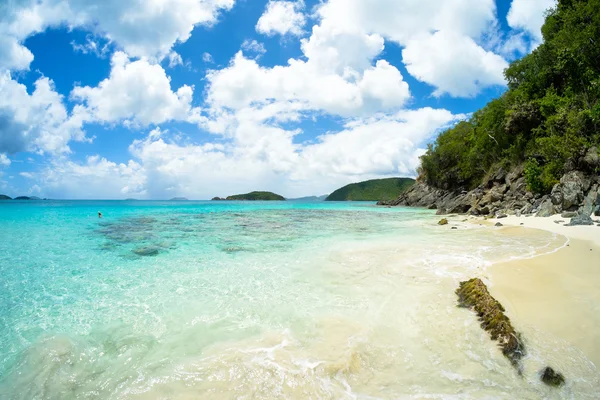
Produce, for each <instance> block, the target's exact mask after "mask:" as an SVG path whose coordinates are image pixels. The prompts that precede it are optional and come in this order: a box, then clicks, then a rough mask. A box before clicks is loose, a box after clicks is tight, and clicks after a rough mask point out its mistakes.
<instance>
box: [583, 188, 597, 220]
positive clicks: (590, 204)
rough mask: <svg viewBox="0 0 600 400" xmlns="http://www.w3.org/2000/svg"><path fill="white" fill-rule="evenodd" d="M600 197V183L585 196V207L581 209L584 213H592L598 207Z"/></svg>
mask: <svg viewBox="0 0 600 400" xmlns="http://www.w3.org/2000/svg"><path fill="white" fill-rule="evenodd" d="M597 197H598V185H594V186H592V189H591V190H590V191H589V193H588V195H587V196H586V197H585V200H584V201H583V207H582V209H581V214H582V215H592V213H593V212H594V209H595V207H596V201H597Z"/></svg>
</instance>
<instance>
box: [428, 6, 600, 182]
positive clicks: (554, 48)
mask: <svg viewBox="0 0 600 400" xmlns="http://www.w3.org/2000/svg"><path fill="white" fill-rule="evenodd" d="M542 33H543V37H544V41H543V43H542V44H541V45H540V46H539V47H538V48H537V49H535V50H534V51H533V52H532V53H531V54H529V55H527V56H525V57H523V58H522V59H520V60H517V61H515V62H513V63H512V64H511V65H510V67H509V68H508V69H506V71H505V77H506V80H507V82H508V91H507V92H506V93H505V94H504V95H502V96H501V97H500V98H498V99H495V100H493V101H491V102H490V103H488V104H487V105H486V106H485V107H484V108H483V109H481V110H479V111H477V112H476V113H474V114H473V116H472V117H471V119H470V120H468V121H464V122H461V123H459V124H457V125H456V126H455V127H453V128H451V129H448V130H447V131H445V132H443V133H442V134H441V135H440V136H439V137H438V138H437V140H436V141H435V143H433V144H430V145H429V147H428V150H427V152H426V154H425V155H424V156H423V157H422V158H421V171H420V172H421V178H422V179H424V180H425V182H426V183H427V184H429V185H431V186H433V187H437V188H441V189H445V190H453V191H457V190H465V189H473V188H475V187H477V186H478V185H479V184H480V183H481V182H482V180H484V178H485V177H486V176H487V175H489V174H493V173H494V172H495V171H496V170H498V169H500V167H503V168H504V169H509V168H510V167H512V166H516V165H520V164H525V178H526V182H527V185H528V188H529V189H530V190H531V191H533V192H536V193H549V192H550V190H551V189H552V187H553V186H554V185H555V184H556V183H558V181H559V179H560V177H561V176H562V175H563V174H564V173H566V172H569V170H573V169H580V168H581V164H582V163H583V162H584V158H586V157H596V158H597V157H598V150H597V146H598V144H599V143H600V101H599V100H600V0H559V2H558V5H557V6H556V7H555V8H554V9H551V10H549V11H548V14H547V17H546V22H545V24H544V26H543V28H542ZM590 149H593V151H592V153H595V154H591V153H590ZM588 164H589V163H588Z"/></svg>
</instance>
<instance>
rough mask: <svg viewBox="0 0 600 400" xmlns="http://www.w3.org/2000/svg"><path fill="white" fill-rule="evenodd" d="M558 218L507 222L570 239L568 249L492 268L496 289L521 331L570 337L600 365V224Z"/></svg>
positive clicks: (515, 219)
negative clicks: (584, 224)
mask: <svg viewBox="0 0 600 400" xmlns="http://www.w3.org/2000/svg"><path fill="white" fill-rule="evenodd" d="M558 217H559V216H558ZM556 219H557V218H553V217H551V218H522V217H521V218H517V217H512V218H510V219H503V220H501V222H502V223H503V224H505V225H519V226H520V224H521V223H523V224H524V227H519V228H517V227H506V228H503V229H505V230H506V231H508V232H510V231H515V230H517V229H526V228H527V227H531V228H533V227H535V228H537V229H544V230H548V231H552V232H555V233H559V234H561V235H566V236H567V238H568V239H566V240H567V244H566V245H565V246H564V247H563V248H561V249H559V250H558V251H556V252H553V253H551V254H546V255H541V256H537V257H534V258H531V259H527V260H515V261H510V262H506V263H500V264H496V265H493V266H492V267H490V269H489V270H488V276H489V279H490V282H491V287H490V292H491V293H492V295H493V296H494V297H496V298H497V299H498V300H499V301H500V302H501V303H502V304H503V305H504V307H505V308H506V310H507V314H508V315H509V317H510V318H511V319H512V320H513V323H514V325H515V326H516V327H517V330H521V331H522V332H524V333H525V334H527V332H528V331H529V332H532V333H531V334H541V335H547V336H548V338H549V339H553V340H554V339H559V340H564V341H566V342H568V343H569V344H570V345H572V346H573V347H575V348H578V349H580V350H581V351H582V352H583V353H584V354H585V356H586V357H587V358H588V359H589V360H590V361H591V362H593V363H594V364H595V365H596V366H597V367H598V366H600V246H599V245H598V244H599V243H600V227H596V226H594V227H564V226H563V225H562V224H561V225H558V224H555V223H554V222H553V221H554V220H556ZM558 219H559V220H560V218H558ZM567 222H568V220H567ZM583 238H585V239H588V240H582V239H583ZM534 332H535V333H534ZM526 336H527V335H526Z"/></svg>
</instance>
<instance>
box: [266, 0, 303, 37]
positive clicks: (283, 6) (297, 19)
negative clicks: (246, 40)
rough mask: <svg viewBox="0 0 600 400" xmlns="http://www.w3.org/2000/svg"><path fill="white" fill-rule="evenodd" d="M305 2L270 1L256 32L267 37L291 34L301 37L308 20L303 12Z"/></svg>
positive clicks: (300, 0)
mask: <svg viewBox="0 0 600 400" xmlns="http://www.w3.org/2000/svg"><path fill="white" fill-rule="evenodd" d="M303 9H304V2H303V1H302V0H298V1H278V0H269V2H268V3H267V6H266V9H265V12H264V13H263V15H261V17H260V19H259V20H258V22H257V23H256V31H257V32H260V33H264V34H265V35H267V36H274V35H277V34H279V35H286V34H288V33H289V34H291V35H295V36H300V35H302V34H303V33H304V32H303V30H302V28H303V27H304V25H305V24H306V19H305V17H304V14H303V13H302V10H303Z"/></svg>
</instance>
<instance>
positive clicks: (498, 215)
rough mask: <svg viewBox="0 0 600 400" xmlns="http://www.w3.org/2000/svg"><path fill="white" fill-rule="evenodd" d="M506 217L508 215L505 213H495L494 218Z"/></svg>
mask: <svg viewBox="0 0 600 400" xmlns="http://www.w3.org/2000/svg"><path fill="white" fill-rule="evenodd" d="M507 217H508V215H506V214H496V218H498V219H502V218H507Z"/></svg>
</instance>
